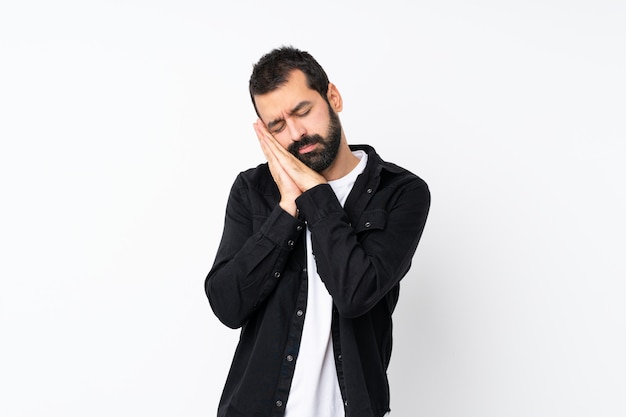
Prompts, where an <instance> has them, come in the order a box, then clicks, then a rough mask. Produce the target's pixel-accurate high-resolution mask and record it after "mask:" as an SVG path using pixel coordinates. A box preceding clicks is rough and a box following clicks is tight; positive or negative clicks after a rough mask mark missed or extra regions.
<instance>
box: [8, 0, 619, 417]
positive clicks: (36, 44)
mask: <svg viewBox="0 0 626 417" xmlns="http://www.w3.org/2000/svg"><path fill="white" fill-rule="evenodd" d="M624 22H626V3H624V2H623V1H617V0H614V1H610V0H609V1H602V0H600V1H556V0H547V1H523V2H522V1H517V2H502V1H486V0H478V1H474V2H463V1H438V2H428V3H426V2H412V1H406V2H402V1H385V2H377V3H374V2H363V1H349V2H345V1H344V2H340V1H335V2H330V1H315V2H280V1H273V0H266V1H232V2H207V1H199V0H198V1H176V2H174V1H154V0H152V1H148V0H146V1H136V0H132V1H131V0H125V1H121V0H120V1H102V0H97V1H68V0H60V1H5V2H3V3H2V5H0V138H1V141H2V142H1V148H0V195H1V199H2V202H1V205H0V210H1V216H0V260H1V262H0V415H1V416H6V417H26V416H28V417H30V416H65V417H70V416H90V417H91V416H93V417H99V416H107V417H109V416H153V417H161V416H187V417H191V416H210V415H215V410H216V407H217V401H218V399H219V395H220V393H221V389H222V386H223V383H224V380H225V377H226V373H227V370H228V366H229V363H230V359H231V355H232V352H233V349H234V347H235V344H236V341H237V337H238V332H237V331H233V330H229V329H227V328H226V327H224V326H223V325H221V324H220V323H219V321H218V320H217V319H216V318H215V316H214V315H213V313H212V312H211V310H210V308H209V305H208V302H207V301H206V298H205V295H204V289H203V281H204V277H205V275H206V273H207V272H208V270H209V268H210V266H211V264H212V261H213V257H214V255H215V251H216V248H217V244H218V242H219V238H220V236H221V229H222V224H223V213H224V206H225V202H226V197H227V193H228V190H229V188H230V185H231V184H232V181H233V180H234V177H235V175H236V174H237V173H238V172H239V171H241V170H243V169H246V168H248V167H251V166H254V165H256V164H258V163H260V162H263V157H262V153H261V152H260V150H259V149H258V144H257V142H256V138H255V135H254V133H253V129H252V122H253V121H254V119H255V116H254V112H253V109H252V106H251V104H250V101H249V97H248V93H247V81H248V77H249V74H250V70H251V68H252V64H253V63H254V62H255V61H256V60H257V59H258V58H259V57H260V56H261V55H262V54H264V53H265V52H268V51H269V50H270V49H272V48H274V47H277V46H280V45H283V44H287V45H294V46H296V47H299V48H302V49H305V50H308V51H309V52H311V53H312V54H313V55H314V56H315V57H316V58H317V59H318V60H319V61H320V63H321V64H322V65H323V66H324V67H325V68H326V70H327V72H328V73H329V75H330V78H331V81H333V82H334V83H335V84H336V85H337V86H338V88H339V90H340V92H341V93H342V95H343V98H344V104H345V107H344V112H342V114H341V118H342V122H343V125H344V128H345V131H346V134H347V137H348V141H349V142H350V143H355V144H356V143H369V144H371V145H373V146H374V147H375V148H376V149H377V150H378V151H379V153H380V154H381V155H382V156H383V158H385V159H387V160H390V161H393V162H396V163H398V164H400V165H402V166H405V167H407V168H409V169H411V170H412V171H414V172H415V173H417V174H418V175H420V176H422V177H423V178H424V179H425V180H426V181H427V182H428V183H429V185H430V187H431V191H432V196H433V202H432V207H431V215H430V218H429V220H428V224H427V227H426V230H425V232H424V235H423V239H422V242H421V244H420V247H419V248H418V251H417V254H416V256H415V259H414V265H413V268H412V270H411V272H410V273H409V274H408V275H407V276H406V278H405V280H404V281H403V286H402V294H401V298H400V303H399V306H398V309H397V311H396V314H395V327H394V329H395V345H394V355H393V358H392V363H391V367H390V370H389V374H390V380H391V389H392V403H391V408H392V415H393V416H394V417H401V416H425V417H439V416H442V417H465V416H468V417H469V416H476V417H513V416H533V417H534V416H547V417H552V416H594V417H595V416H624V415H626V359H625V354H624V352H626V307H625V303H624V298H625V295H626V285H625V283H624V280H625V279H626V267H625V265H624V254H625V253H626V251H625V249H626V247H625V246H626V245H625V243H624V242H625V237H624V236H625V233H626V227H625V221H624V213H626V193H625V187H624V180H625V179H626V169H625V167H624V165H625V163H624V160H625V157H626V145H625V141H626V122H625V116H626V81H625V80H626V77H625V74H626V25H625V24H624Z"/></svg>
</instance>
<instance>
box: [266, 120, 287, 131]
mask: <svg viewBox="0 0 626 417" xmlns="http://www.w3.org/2000/svg"><path fill="white" fill-rule="evenodd" d="M270 125H271V126H268V127H269V131H270V133H271V134H272V135H274V134H276V133H280V132H282V131H283V130H284V129H285V126H286V123H285V121H284V120H279V121H277V122H273V123H270Z"/></svg>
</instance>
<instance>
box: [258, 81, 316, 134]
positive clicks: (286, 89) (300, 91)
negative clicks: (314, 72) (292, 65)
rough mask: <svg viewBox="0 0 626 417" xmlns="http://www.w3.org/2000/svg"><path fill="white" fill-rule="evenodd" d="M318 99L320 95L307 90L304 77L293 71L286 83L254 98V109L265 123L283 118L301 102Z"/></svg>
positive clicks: (309, 89)
mask: <svg viewBox="0 0 626 417" xmlns="http://www.w3.org/2000/svg"><path fill="white" fill-rule="evenodd" d="M320 99H322V97H321V96H320V94H319V93H318V92H317V91H315V90H313V89H311V88H309V86H308V85H307V81H306V75H304V73H303V72H302V71H300V70H293V71H292V72H291V74H289V77H288V78H287V82H286V83H285V84H283V85H281V86H280V87H278V88H277V89H276V90H273V91H270V92H269V93H266V94H261V95H256V96H254V102H255V104H256V108H257V110H258V112H259V115H260V116H261V119H262V120H263V121H264V122H265V123H267V122H268V121H271V120H274V119H276V118H285V117H286V116H287V115H288V114H289V112H290V111H291V110H293V109H294V108H295V107H296V106H297V105H298V104H299V103H301V102H303V101H310V102H315V101H317V100H320Z"/></svg>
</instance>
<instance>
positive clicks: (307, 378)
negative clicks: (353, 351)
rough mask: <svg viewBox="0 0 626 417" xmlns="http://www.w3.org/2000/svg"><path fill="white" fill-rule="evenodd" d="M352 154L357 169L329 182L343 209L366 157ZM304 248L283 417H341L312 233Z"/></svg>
mask: <svg viewBox="0 0 626 417" xmlns="http://www.w3.org/2000/svg"><path fill="white" fill-rule="evenodd" d="M353 154H354V156H356V157H357V158H359V159H360V160H361V161H360V162H359V163H358V164H357V166H356V167H355V168H354V169H353V170H352V171H350V173H349V174H348V175H346V176H344V177H342V178H339V179H337V180H334V181H329V182H328V184H329V185H330V186H331V187H332V189H333V191H334V192H335V195H336V196H337V199H338V200H339V202H340V203H341V205H342V206H343V205H344V203H345V202H346V199H347V198H348V194H350V191H351V190H352V186H353V185H354V182H355V181H356V179H357V177H358V176H359V174H361V173H362V172H363V170H364V169H365V165H367V154H366V153H365V152H364V151H354V152H353ZM306 247H307V271H308V295H307V297H308V298H307V309H306V316H305V318H304V329H303V331H302V341H301V343H300V351H299V353H298V358H297V359H296V368H295V370H294V375H293V380H292V382H291V390H290V392H289V398H288V400H287V406H286V409H285V416H286V417H302V416H314V417H341V416H344V407H343V399H342V398H341V391H340V389H339V381H338V379H337V371H336V369H335V358H334V355H333V343H332V336H331V329H330V327H331V321H332V309H333V299H332V297H331V296H330V294H329V293H328V290H327V289H326V286H325V285H324V283H323V282H322V280H321V278H320V276H319V275H318V274H317V266H316V264H315V258H314V257H313V252H312V249H311V247H312V246H311V232H310V231H309V229H308V228H307V230H306Z"/></svg>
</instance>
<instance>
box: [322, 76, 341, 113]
mask: <svg viewBox="0 0 626 417" xmlns="http://www.w3.org/2000/svg"><path fill="white" fill-rule="evenodd" d="M326 97H327V98H328V102H329V103H330V106H331V107H332V108H333V110H334V111H335V112H337V113H339V112H340V111H341V110H343V99H342V98H341V94H339V90H337V86H335V84H333V83H328V92H327V93H326Z"/></svg>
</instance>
